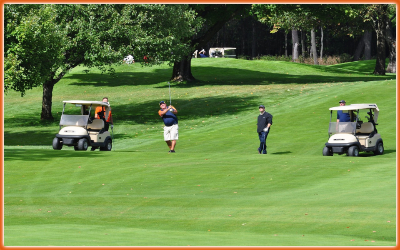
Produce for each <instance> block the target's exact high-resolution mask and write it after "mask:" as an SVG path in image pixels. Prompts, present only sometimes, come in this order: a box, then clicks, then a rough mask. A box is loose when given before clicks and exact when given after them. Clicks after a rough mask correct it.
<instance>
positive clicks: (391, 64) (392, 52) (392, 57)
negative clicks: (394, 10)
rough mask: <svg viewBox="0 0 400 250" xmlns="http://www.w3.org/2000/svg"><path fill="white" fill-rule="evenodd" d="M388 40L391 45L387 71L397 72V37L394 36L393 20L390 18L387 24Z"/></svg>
mask: <svg viewBox="0 0 400 250" xmlns="http://www.w3.org/2000/svg"><path fill="white" fill-rule="evenodd" d="M385 37H386V42H387V45H388V46H389V53H390V54H389V64H388V66H387V68H386V72H387V73H396V37H395V36H393V32H392V22H391V20H388V22H387V24H386V36H385Z"/></svg>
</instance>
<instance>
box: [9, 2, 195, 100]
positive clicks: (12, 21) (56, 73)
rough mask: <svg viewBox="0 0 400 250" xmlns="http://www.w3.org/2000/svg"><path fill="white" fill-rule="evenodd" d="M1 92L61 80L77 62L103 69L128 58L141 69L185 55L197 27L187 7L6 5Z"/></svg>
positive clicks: (160, 5) (161, 5) (157, 5)
mask: <svg viewBox="0 0 400 250" xmlns="http://www.w3.org/2000/svg"><path fill="white" fill-rule="evenodd" d="M5 16H6V20H5V23H6V28H5V37H6V39H5V43H6V51H5V91H8V90H10V89H13V90H17V91H20V92H21V93H22V94H24V93H25V90H27V89H31V88H32V87H36V86H40V85H42V84H44V83H45V82H46V81H54V80H57V81H58V80H59V79H61V78H62V77H63V76H64V75H65V74H66V73H67V72H68V70H70V69H71V68H74V67H76V66H77V65H79V64H84V65H86V66H88V67H97V68H100V69H102V70H103V71H107V67H109V66H111V65H112V64H115V63H120V62H121V61H122V58H123V57H124V56H126V55H128V54H132V55H134V56H135V57H136V58H139V59H140V58H143V57H144V56H146V57H148V60H146V64H145V65H154V64H159V63H161V62H163V61H174V60H177V59H178V58H181V57H182V56H186V55H187V54H189V51H190V49H191V48H190V46H189V45H188V41H187V40H185V39H186V38H187V37H190V36H192V35H193V34H194V33H195V31H196V30H197V29H198V28H199V25H201V20H195V12H194V11H192V10H190V9H189V8H188V6H187V5H171V4H168V5H163V4H153V5H151V4H150V5H148V4H146V5H144V4H142V5H135V4H129V5H115V4H101V5H99V4H90V5H78V4H55V5H49V4H45V5H6V6H5Z"/></svg>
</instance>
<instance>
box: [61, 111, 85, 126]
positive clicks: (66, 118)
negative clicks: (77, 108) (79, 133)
mask: <svg viewBox="0 0 400 250" xmlns="http://www.w3.org/2000/svg"><path fill="white" fill-rule="evenodd" d="M88 120H89V115H66V114H63V115H62V116H61V120H60V126H86V125H87V124H88Z"/></svg>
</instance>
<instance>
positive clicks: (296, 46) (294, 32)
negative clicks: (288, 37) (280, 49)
mask: <svg viewBox="0 0 400 250" xmlns="http://www.w3.org/2000/svg"><path fill="white" fill-rule="evenodd" d="M292 43H293V51H292V60H293V62H296V61H297V60H298V59H299V35H298V33H297V30H295V29H292Z"/></svg>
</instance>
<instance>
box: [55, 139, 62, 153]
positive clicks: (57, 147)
mask: <svg viewBox="0 0 400 250" xmlns="http://www.w3.org/2000/svg"><path fill="white" fill-rule="evenodd" d="M62 146H63V144H62V142H61V140H60V138H57V137H55V138H54V139H53V149H55V150H61V149H62Z"/></svg>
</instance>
